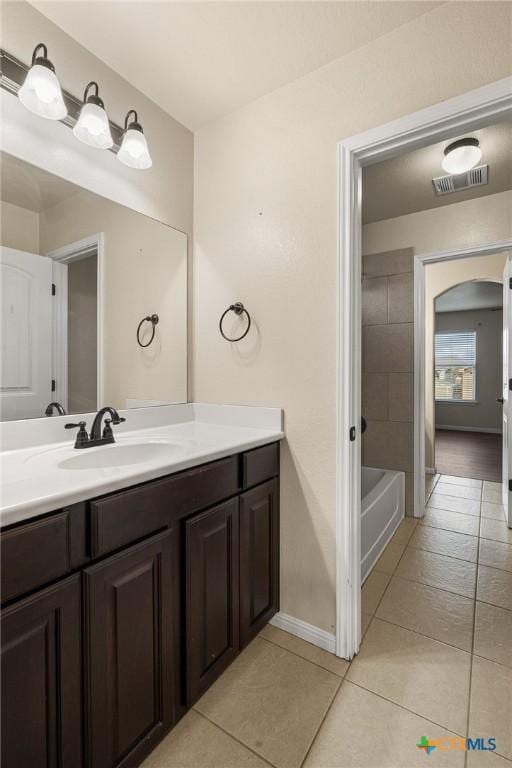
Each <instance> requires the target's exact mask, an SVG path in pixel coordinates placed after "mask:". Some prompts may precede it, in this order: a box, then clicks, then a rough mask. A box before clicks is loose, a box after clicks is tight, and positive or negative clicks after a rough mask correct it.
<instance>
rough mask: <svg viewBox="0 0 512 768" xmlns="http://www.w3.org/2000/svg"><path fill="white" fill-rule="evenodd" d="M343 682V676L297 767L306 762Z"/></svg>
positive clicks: (300, 767)
mask: <svg viewBox="0 0 512 768" xmlns="http://www.w3.org/2000/svg"><path fill="white" fill-rule="evenodd" d="M344 682H345V678H343V679H342V680H341V681H340V684H339V685H338V687H337V688H336V691H335V692H334V696H333V697H332V699H331V700H330V702H329V706H328V707H327V708H326V710H325V712H324V716H323V717H322V719H321V720H320V723H319V724H318V728H317V729H316V731H315V733H314V736H313V738H312V739H311V744H310V745H309V747H308V748H307V750H306V754H305V755H304V758H303V759H302V760H301V762H300V764H299V768H302V766H303V765H304V763H305V762H306V760H307V759H308V755H309V753H310V752H311V750H312V748H313V744H314V743H315V741H316V739H317V736H318V734H319V733H320V730H321V728H322V725H323V724H324V723H325V720H326V718H327V715H328V714H329V712H330V711H331V707H332V705H333V704H334V701H335V699H336V697H337V696H338V694H339V692H340V690H341V687H342V685H343V683H344Z"/></svg>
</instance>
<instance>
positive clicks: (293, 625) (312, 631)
mask: <svg viewBox="0 0 512 768" xmlns="http://www.w3.org/2000/svg"><path fill="white" fill-rule="evenodd" d="M270 623H271V624H273V625H274V627H277V628H278V629H282V630H284V632H289V633H290V635H295V637H300V639H301V640H306V642H308V643H312V644H313V645H316V646H318V648H322V649H323V650H324V651H329V653H336V637H335V635H333V634H332V633H331V632H326V631H325V629H319V627H315V626H313V624H308V623H307V621H301V620H300V619H296V618H295V617H294V616H290V615H289V614H287V613H281V612H280V613H276V615H275V616H274V618H273V619H271V621H270Z"/></svg>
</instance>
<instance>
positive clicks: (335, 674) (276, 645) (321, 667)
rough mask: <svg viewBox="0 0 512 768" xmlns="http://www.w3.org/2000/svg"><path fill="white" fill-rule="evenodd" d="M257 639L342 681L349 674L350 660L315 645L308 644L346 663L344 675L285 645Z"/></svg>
mask: <svg viewBox="0 0 512 768" xmlns="http://www.w3.org/2000/svg"><path fill="white" fill-rule="evenodd" d="M281 631H282V632H286V630H284V629H283V630H281ZM286 634H291V632H287V633H286ZM256 637H259V639H260V640H264V641H265V642H266V643H270V645H273V646H274V647H275V648H280V649H281V650H282V651H286V652H287V653H291V654H292V656H296V657H297V658H298V659H302V661H307V662H308V664H313V666H314V667H318V669H322V670H323V671H324V672H329V674H331V675H334V676H335V677H339V678H340V680H343V679H344V677H345V675H346V674H347V672H348V669H349V667H350V664H351V662H350V661H348V659H344V658H343V657H340V656H336V655H335V654H333V653H329V651H326V650H325V649H324V648H318V646H316V645H313V643H308V645H313V648H316V649H317V650H318V651H324V653H329V655H330V656H334V658H335V659H340V661H344V662H345V664H347V669H346V670H345V672H344V674H343V675H339V674H338V673H337V672H333V671H332V669H327V667H323V666H322V665H321V664H318V662H316V661H312V660H311V659H308V658H306V657H305V656H301V655H300V653H297V652H296V651H292V650H291V649H290V648H286V646H284V645H279V643H275V642H274V641H273V640H269V639H268V638H267V637H262V635H260V634H258V635H256ZM292 637H295V635H292ZM297 640H302V638H301V637H298V638H297ZM302 642H303V643H307V642H308V641H307V640H302Z"/></svg>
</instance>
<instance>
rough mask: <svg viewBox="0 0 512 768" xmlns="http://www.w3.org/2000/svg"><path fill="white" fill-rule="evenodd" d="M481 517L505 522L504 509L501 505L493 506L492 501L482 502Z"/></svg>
mask: <svg viewBox="0 0 512 768" xmlns="http://www.w3.org/2000/svg"><path fill="white" fill-rule="evenodd" d="M481 515H482V517H490V518H492V519H493V520H505V507H504V506H503V504H493V503H492V501H483V502H482V510H481Z"/></svg>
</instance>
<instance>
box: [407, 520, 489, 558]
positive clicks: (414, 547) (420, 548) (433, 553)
mask: <svg viewBox="0 0 512 768" xmlns="http://www.w3.org/2000/svg"><path fill="white" fill-rule="evenodd" d="M439 530H443V529H442V528H440V529H439ZM452 533H454V531H452ZM409 546H410V547H411V549H414V550H416V551H418V552H429V553H430V554H431V555H441V556H442V557H450V558H451V559H452V560H458V561H459V563H469V564H470V565H476V560H467V559H466V558H465V557H456V556H455V555H445V554H444V552H436V550H435V549H426V548H425V547H418V546H414V544H409Z"/></svg>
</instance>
